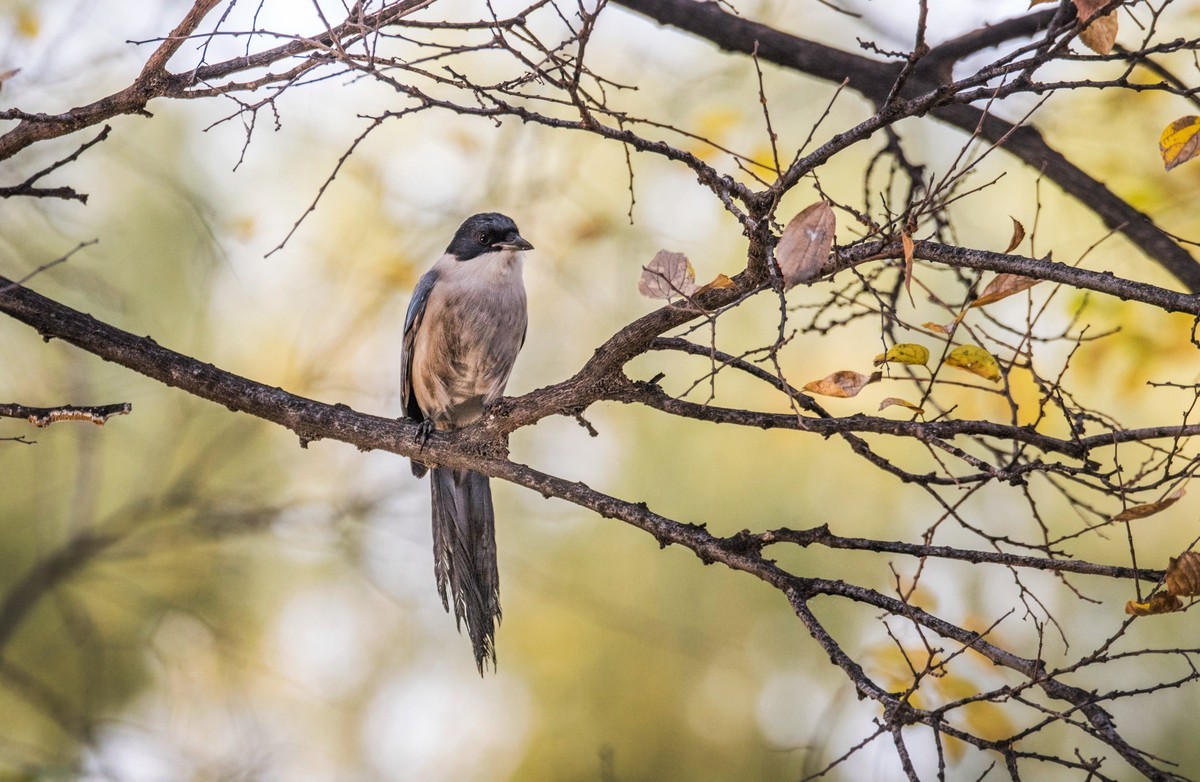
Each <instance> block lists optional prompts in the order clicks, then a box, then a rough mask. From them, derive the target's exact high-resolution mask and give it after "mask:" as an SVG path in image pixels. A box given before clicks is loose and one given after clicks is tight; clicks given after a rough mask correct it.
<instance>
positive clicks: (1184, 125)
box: [1158, 115, 1200, 171]
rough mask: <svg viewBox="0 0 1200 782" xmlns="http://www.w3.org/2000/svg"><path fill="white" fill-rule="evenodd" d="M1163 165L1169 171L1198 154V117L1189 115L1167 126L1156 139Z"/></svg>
mask: <svg viewBox="0 0 1200 782" xmlns="http://www.w3.org/2000/svg"><path fill="white" fill-rule="evenodd" d="M1158 151H1159V152H1161V153H1162V159H1163V165H1164V166H1166V169H1167V170H1168V171H1170V170H1171V169H1172V168H1175V166H1177V165H1179V164H1180V163H1186V162H1188V161H1189V160H1191V159H1192V158H1194V157H1196V154H1197V153H1200V117H1197V116H1195V115H1189V116H1187V117H1180V118H1179V119H1177V120H1175V121H1174V122H1172V123H1171V124H1170V125H1167V127H1166V129H1165V130H1163V132H1162V136H1161V137H1160V138H1159V139H1158Z"/></svg>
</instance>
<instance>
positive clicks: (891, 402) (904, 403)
mask: <svg viewBox="0 0 1200 782" xmlns="http://www.w3.org/2000/svg"><path fill="white" fill-rule="evenodd" d="M892 406H897V407H907V408H908V409H909V410H912V411H913V412H914V413H917V414H918V415H925V408H923V407H917V406H916V405H914V404H913V403H912V402H910V401H908V400H907V399H901V398H900V397H898V396H889V397H888V398H887V399H885V400H883V401H882V402H880V403H879V409H880V410H883V409H884V408H888V407H892Z"/></svg>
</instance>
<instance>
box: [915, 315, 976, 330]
mask: <svg viewBox="0 0 1200 782" xmlns="http://www.w3.org/2000/svg"><path fill="white" fill-rule="evenodd" d="M966 315H967V310H963V311H962V312H960V313H958V316H957V317H955V318H954V320H952V321H950V322H949V323H947V324H945V325H942V324H941V323H934V322H933V321H926V322H925V323H922V324H921V328H925V329H929V330H930V331H932V332H935V333H937V334H946V335H950V334H953V333H954V330H955V329H956V328H958V324H959V323H962V319H963V318H965V317H966Z"/></svg>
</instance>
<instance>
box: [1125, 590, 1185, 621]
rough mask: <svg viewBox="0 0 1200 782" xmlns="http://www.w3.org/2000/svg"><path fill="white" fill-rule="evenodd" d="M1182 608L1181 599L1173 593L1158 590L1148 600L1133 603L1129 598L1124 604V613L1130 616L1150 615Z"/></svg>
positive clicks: (1167, 612)
mask: <svg viewBox="0 0 1200 782" xmlns="http://www.w3.org/2000/svg"><path fill="white" fill-rule="evenodd" d="M1181 608H1183V601H1181V600H1180V599H1179V598H1177V597H1175V595H1171V594H1167V593H1166V592H1159V593H1157V594H1155V595H1153V596H1152V597H1151V598H1150V599H1149V600H1147V601H1145V602H1142V603H1135V602H1134V601H1132V600H1130V601H1129V602H1127V603H1126V604H1125V613H1127V614H1130V615H1132V616H1152V615H1154V614H1169V613H1171V612H1172V611H1178V610H1179V609H1181Z"/></svg>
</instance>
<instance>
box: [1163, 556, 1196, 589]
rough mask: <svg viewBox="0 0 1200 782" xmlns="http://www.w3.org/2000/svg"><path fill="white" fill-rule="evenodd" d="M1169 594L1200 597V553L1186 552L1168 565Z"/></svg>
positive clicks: (1172, 559)
mask: <svg viewBox="0 0 1200 782" xmlns="http://www.w3.org/2000/svg"><path fill="white" fill-rule="evenodd" d="M1167 593H1168V594H1171V595H1187V596H1188V597H1193V596H1195V595H1200V553H1197V552H1195V551H1185V552H1183V553H1182V554H1180V555H1179V556H1178V557H1171V561H1170V563H1169V564H1168V565H1167Z"/></svg>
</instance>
